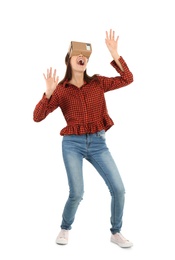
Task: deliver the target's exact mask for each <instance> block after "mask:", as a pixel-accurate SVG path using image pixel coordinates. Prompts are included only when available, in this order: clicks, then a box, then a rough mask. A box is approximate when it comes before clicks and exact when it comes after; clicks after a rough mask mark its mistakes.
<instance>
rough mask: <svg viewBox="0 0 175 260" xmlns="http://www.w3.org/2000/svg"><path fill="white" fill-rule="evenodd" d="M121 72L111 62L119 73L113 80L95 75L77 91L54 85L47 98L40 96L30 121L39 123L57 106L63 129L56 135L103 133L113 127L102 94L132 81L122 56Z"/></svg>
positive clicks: (114, 64)
mask: <svg viewBox="0 0 175 260" xmlns="http://www.w3.org/2000/svg"><path fill="white" fill-rule="evenodd" d="M119 61H120V63H121V64H122V67H123V69H124V71H121V70H120V68H119V67H118V66H117V64H116V63H115V61H112V62H111V65H112V66H113V67H114V68H115V70H116V71H117V72H118V73H119V74H120V75H118V76H116V77H104V76H100V75H98V76H97V79H98V80H92V81H91V82H90V83H88V84H87V83H85V84H84V85H83V86H82V87H81V88H78V87H76V86H74V85H71V84H69V83H68V82H66V81H65V82H64V83H63V84H58V86H57V87H56V89H55V91H54V92H53V94H52V96H51V97H50V99H48V98H46V96H45V94H43V96H42V98H41V100H40V101H39V102H38V104H37V105H36V107H35V109H34V112H33V120H34V121H35V122H40V121H41V120H43V119H45V118H46V116H47V115H48V114H49V113H51V112H53V111H54V110H55V109H56V108H58V107H60V109H61V111H62V113H63V115H64V118H65V120H66V122H67V126H66V127H64V128H63V129H62V130H61V131H60V135H71V134H75V135H81V134H87V133H89V134H93V133H96V132H98V131H101V130H103V129H104V130H105V131H107V130H108V129H109V128H110V127H111V126H112V125H113V124H114V122H113V120H112V119H111V118H110V116H109V115H108V111H107V106H106V101H105V95H104V93H105V92H107V91H111V90H114V89H118V88H121V87H124V86H127V85H129V84H130V83H132V82H133V75H132V73H131V72H130V70H129V68H128V66H127V64H126V62H125V61H124V59H123V58H122V57H120V59H119Z"/></svg>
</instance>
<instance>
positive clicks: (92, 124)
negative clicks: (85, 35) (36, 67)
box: [33, 29, 133, 247]
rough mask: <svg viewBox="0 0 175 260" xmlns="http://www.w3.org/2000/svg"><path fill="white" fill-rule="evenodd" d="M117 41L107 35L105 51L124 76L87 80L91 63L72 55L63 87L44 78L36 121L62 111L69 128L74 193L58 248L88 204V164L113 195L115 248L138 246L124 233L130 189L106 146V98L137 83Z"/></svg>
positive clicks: (67, 158)
mask: <svg viewBox="0 0 175 260" xmlns="http://www.w3.org/2000/svg"><path fill="white" fill-rule="evenodd" d="M118 39H119V37H118V36H117V37H115V31H112V30H111V29H110V31H109V32H106V39H105V42H106V46H107V48H108V50H109V52H110V53H111V56H112V59H113V60H112V62H111V65H112V66H113V67H114V69H115V70H116V72H117V73H118V74H119V75H116V77H104V76H100V75H97V74H94V75H93V76H92V77H90V76H88V75H87V72H86V68H87V64H88V58H87V57H85V56H83V55H82V54H79V55H77V56H72V57H70V53H67V55H66V58H65V62H66V65H67V70H66V73H65V77H64V79H63V80H62V81H60V82H59V78H58V76H57V75H56V70H54V71H52V68H50V69H47V74H46V75H45V74H43V75H44V79H45V82H46V91H45V93H44V94H43V96H42V98H41V100H40V101H39V102H38V104H37V105H36V107H35V109H34V113H33V119H34V121H36V122H40V121H41V120H43V119H45V118H46V116H47V115H48V114H49V113H51V112H53V111H54V110H55V109H56V108H58V107H60V108H61V111H62V113H63V115H64V117H65V120H66V122H67V125H66V127H65V128H63V129H62V130H61V132H60V135H62V136H63V139H62V154H63V160H64V164H65V169H66V173H67V178H68V184H69V189H70V191H69V196H68V199H67V201H66V204H65V207H64V210H63V214H62V223H61V230H60V233H59V234H58V236H57V239H56V243H57V244H62V245H63V244H67V243H68V233H69V230H70V229H71V228H72V224H73V222H74V219H75V215H76V212H77V209H78V206H79V203H80V201H81V200H82V198H83V193H84V184H83V173H82V165H83V159H84V158H85V159H86V160H88V161H89V162H90V163H91V164H92V165H93V166H94V167H95V168H96V170H97V172H98V173H99V174H100V175H101V177H102V178H103V179H104V181H105V183H106V185H107V187H108V189H109V191H110V194H111V218H110V222H111V228H110V232H111V242H114V243H116V244H117V245H119V246H120V247H131V246H132V245H133V244H132V242H130V241H129V240H127V239H126V238H125V237H124V236H123V235H122V234H121V233H120V231H121V228H122V218H123V209H124V200H125V189H124V185H123V182H122V179H121V176H120V174H119V171H118V169H117V166H116V164H115V161H114V159H113V158H112V156H111V154H110V151H109V149H108V147H107V145H106V141H105V132H106V131H107V130H109V128H110V127H111V126H112V125H113V124H114V123H113V121H112V119H111V118H110V116H109V114H108V111H107V106H106V102H105V96H104V93H105V92H107V91H111V90H115V89H118V88H121V87H124V86H127V85H129V84H130V83H132V82H133V75H132V73H131V71H130V70H129V68H128V66H127V64H126V62H125V61H124V59H123V58H122V57H121V56H120V55H119V54H118Z"/></svg>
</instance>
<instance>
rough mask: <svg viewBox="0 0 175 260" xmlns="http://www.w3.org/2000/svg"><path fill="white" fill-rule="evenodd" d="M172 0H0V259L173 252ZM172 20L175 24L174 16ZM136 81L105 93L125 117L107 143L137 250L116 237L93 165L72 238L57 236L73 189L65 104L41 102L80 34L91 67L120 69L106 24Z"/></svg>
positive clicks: (127, 231)
mask: <svg viewBox="0 0 175 260" xmlns="http://www.w3.org/2000/svg"><path fill="white" fill-rule="evenodd" d="M173 10H174V9H173V1H170V0H167V1H162V0H159V1H158V0H157V1H156V0H148V1H139V0H133V1H130V0H124V1H116V0H115V1H114V0H108V1H103V2H95V1H86V2H85V1H80V0H75V1H67V0H64V1H56V0H49V1H48V0H43V1H39V0H35V1H34V0H30V1H29V0H23V1H22V0H16V1H12V0H9V1H8V0H6V1H5V0H2V1H1V3H0V36H1V40H0V73H1V76H0V88H1V101H0V111H1V135H0V138H1V140H0V141H1V143H0V144H1V145H0V149H1V163H0V167H1V169H0V210H1V213H0V247H1V248H0V258H1V259H3V260H6V259H8V260H9V259H18V260H21V259H25V260H27V259H49V260H50V259H52V260H54V259H69V258H71V259H76V260H77V259H83V258H85V259H100V258H101V257H103V259H110V258H111V259H115V258H116V259H121V260H123V259H134V260H140V259H142V260H145V259H158V258H159V257H162V259H168V260H170V259H174V257H175V253H174V249H173V248H174V232H175V225H174V218H175V213H174V196H175V191H174V178H173V177H174V174H175V166H174V152H175V149H174V147H175V138H174V133H175V126H174V111H175V105H174V91H173V90H174V87H175V82H174V59H175V52H174V46H175V40H174V23H175V19H174V11H173ZM173 20H174V21H173ZM110 28H112V29H113V30H115V31H116V35H119V37H120V38H119V54H120V55H122V56H123V58H124V59H125V60H126V62H127V64H128V66H129V68H130V70H131V71H132V72H133V75H134V82H133V83H132V84H131V85H129V86H127V87H125V88H122V89H119V90H117V91H114V92H109V93H107V94H106V100H107V104H108V110H109V114H110V116H111V117H112V119H113V121H114V122H115V125H114V126H113V127H112V128H111V129H110V130H109V132H107V134H106V135H107V143H108V146H109V148H110V150H111V153H112V154H113V156H114V158H115V160H116V163H117V165H118V168H119V170H120V173H121V175H122V178H123V181H124V184H125V188H126V204H125V211H124V219H123V228H122V233H123V235H124V236H126V237H127V238H128V239H130V240H131V241H133V243H134V247H133V248H131V249H129V250H128V249H127V250H123V249H121V248H119V247H118V246H116V245H114V244H112V243H110V241H109V240H110V232H109V228H110V220H109V218H110V195H109V192H108V189H107V187H106V186H105V184H104V182H103V180H102V179H101V178H100V177H99V175H98V173H97V172H96V171H95V170H94V168H92V166H91V165H89V164H88V163H87V162H86V161H85V162H84V179H85V194H84V200H83V201H82V202H81V204H80V207H79V209H78V212H77V215H76V219H75V222H74V225H73V229H72V231H71V233H70V241H69V245H67V246H58V245H56V244H55V239H56V236H57V234H58V232H59V229H60V223H61V214H62V210H63V206H64V204H65V202H66V199H67V196H68V185H67V179H66V174H65V170H64V165H63V162H62V155H61V140H62V137H61V136H60V135H59V131H60V130H61V129H62V128H63V127H64V126H65V120H64V118H63V116H62V114H61V111H60V110H59V109H58V110H56V111H54V112H53V113H52V114H50V115H49V116H48V117H47V118H46V119H45V120H44V121H42V122H40V123H35V122H34V121H33V110H34V107H35V105H36V104H37V102H38V101H39V100H40V98H41V97H42V94H43V92H44V91H45V83H44V79H43V75H42V74H43V72H45V71H46V69H47V68H48V67H50V66H53V67H54V68H56V69H57V70H58V75H59V77H60V80H61V79H62V78H63V77H64V73H65V68H66V67H65V64H64V57H65V54H66V52H67V50H68V47H69V44H70V41H71V40H75V41H86V42H90V43H91V44H92V47H93V53H92V55H91V58H90V60H89V64H88V69H87V72H88V74H89V75H93V74H94V73H98V74H101V75H104V76H113V75H115V71H114V70H113V68H112V67H111V66H110V61H111V57H110V54H109V52H108V50H107V48H106V46H105V31H106V30H109V29H110Z"/></svg>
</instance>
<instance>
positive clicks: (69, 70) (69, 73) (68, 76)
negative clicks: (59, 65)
mask: <svg viewBox="0 0 175 260" xmlns="http://www.w3.org/2000/svg"><path fill="white" fill-rule="evenodd" d="M65 63H66V65H67V69H66V73H65V76H64V78H63V79H62V80H61V81H60V82H59V84H62V83H63V82H64V81H66V80H68V81H69V80H71V79H72V68H71V64H70V57H69V52H68V53H67V54H66V57H65ZM93 79H97V74H94V75H93V76H89V75H88V74H87V71H86V70H85V71H84V81H85V82H86V83H89V82H90V81H91V80H93Z"/></svg>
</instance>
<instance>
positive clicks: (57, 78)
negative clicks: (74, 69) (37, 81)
mask: <svg viewBox="0 0 175 260" xmlns="http://www.w3.org/2000/svg"><path fill="white" fill-rule="evenodd" d="M58 80H59V77H58V76H57V77H56V84H58Z"/></svg>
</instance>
